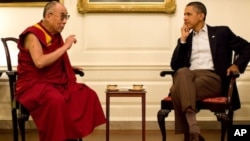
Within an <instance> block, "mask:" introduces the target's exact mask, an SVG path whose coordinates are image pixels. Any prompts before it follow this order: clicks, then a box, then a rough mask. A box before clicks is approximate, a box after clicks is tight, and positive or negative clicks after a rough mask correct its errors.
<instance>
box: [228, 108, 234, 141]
mask: <svg viewBox="0 0 250 141" xmlns="http://www.w3.org/2000/svg"><path fill="white" fill-rule="evenodd" d="M233 115H234V112H233V111H231V112H229V114H228V122H227V141H232V139H231V138H230V134H231V133H232V126H233Z"/></svg>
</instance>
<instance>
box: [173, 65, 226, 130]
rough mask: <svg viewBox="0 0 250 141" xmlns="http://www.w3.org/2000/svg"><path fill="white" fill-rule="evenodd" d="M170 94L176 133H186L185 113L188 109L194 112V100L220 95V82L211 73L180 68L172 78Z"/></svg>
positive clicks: (217, 77)
mask: <svg viewBox="0 0 250 141" xmlns="http://www.w3.org/2000/svg"><path fill="white" fill-rule="evenodd" d="M170 92H171V96H172V100H173V104H174V110H175V129H176V133H187V132H189V125H188V123H187V119H186V114H185V111H186V110H187V109H188V108H191V109H192V110H194V111H195V110H196V105H195V104H196V100H201V99H204V98H207V97H215V96H218V95H219V94H220V93H221V80H220V77H219V76H218V75H216V74H215V73H213V72H211V71H204V70H201V71H200V70H197V71H196V70H195V71H190V70H189V69H188V68H181V69H179V70H178V71H177V72H176V73H175V75H174V77H173V86H172V87H171V89H170Z"/></svg>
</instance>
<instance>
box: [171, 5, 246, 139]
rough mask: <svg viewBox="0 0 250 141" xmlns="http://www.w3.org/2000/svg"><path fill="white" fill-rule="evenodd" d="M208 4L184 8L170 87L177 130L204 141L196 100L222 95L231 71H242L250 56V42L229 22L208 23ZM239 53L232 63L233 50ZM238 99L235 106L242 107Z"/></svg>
mask: <svg viewBox="0 0 250 141" xmlns="http://www.w3.org/2000/svg"><path fill="white" fill-rule="evenodd" d="M206 13H207V11H206V7H205V5H204V4H203V3H201V2H190V3H188V4H187V5H186V8H185V12H184V24H183V26H182V28H181V37H180V38H179V39H178V43H177V46H176V48H175V50H174V52H173V56H172V59H171V67H172V69H173V70H175V71H176V72H175V75H174V77H173V79H174V80H173V86H172V87H171V89H170V92H171V96H172V100H173V104H174V110H175V130H176V133H183V134H184V140H185V141H204V140H205V139H204V138H203V137H202V136H201V134H200V129H199V126H198V125H197V121H196V105H195V103H196V100H202V99H204V98H208V97H216V96H219V95H221V93H222V91H223V89H224V88H225V87H226V85H227V82H228V81H227V76H228V75H229V74H230V73H231V72H240V73H243V72H244V70H245V68H246V66H247V64H248V62H249V60H250V45H249V42H248V41H246V40H244V39H242V38H241V37H239V36H236V35H235V34H234V33H233V32H232V31H231V30H230V28H229V27H227V26H214V27H212V26H209V25H207V24H206V23H205V19H206ZM233 51H235V52H236V53H237V54H239V56H238V58H237V61H235V62H234V63H233V64H232V63H231V62H232V52H233ZM234 95H236V98H237V99H238V102H236V103H234V104H235V105H234V109H238V108H240V102H239V97H238V93H237V91H236V94H234Z"/></svg>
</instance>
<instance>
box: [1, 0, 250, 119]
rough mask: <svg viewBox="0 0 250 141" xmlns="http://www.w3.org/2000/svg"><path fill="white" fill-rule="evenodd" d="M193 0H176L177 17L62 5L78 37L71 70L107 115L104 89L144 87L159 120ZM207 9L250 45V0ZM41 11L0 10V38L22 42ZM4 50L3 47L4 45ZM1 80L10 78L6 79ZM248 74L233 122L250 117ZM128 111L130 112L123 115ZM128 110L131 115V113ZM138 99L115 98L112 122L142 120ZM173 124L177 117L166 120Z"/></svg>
mask: <svg viewBox="0 0 250 141" xmlns="http://www.w3.org/2000/svg"><path fill="white" fill-rule="evenodd" d="M188 2H189V0H176V4H177V9H176V12H175V13H174V14H164V13H87V14H84V15H83V14H79V13H78V12H77V9H76V4H77V0H64V3H65V6H66V7H67V8H68V12H69V13H70V15H71V17H70V20H69V21H68V23H67V26H66V28H65V30H64V31H63V33H62V34H63V36H64V37H66V36H68V35H69V34H76V36H77V39H78V42H77V44H76V45H74V47H73V48H71V50H70V51H69V54H70V58H71V61H72V64H73V65H77V66H81V67H83V68H84V70H85V74H86V75H85V76H84V78H79V79H78V80H79V82H84V83H86V84H88V85H90V86H91V87H92V88H94V89H95V90H96V91H97V92H98V94H99V97H100V99H101V102H102V104H103V109H104V110H105V87H106V85H107V84H114V83H115V84H118V85H120V86H121V87H129V86H131V85H132V84H134V83H142V84H144V85H145V87H146V90H147V100H146V102H147V105H146V107H147V114H146V115H147V117H146V119H147V121H156V120H157V118H156V114H157V111H158V110H159V108H160V99H162V98H163V96H166V95H167V93H168V89H169V87H170V85H171V79H170V78H160V76H159V72H160V71H161V70H164V69H168V68H169V61H170V56H171V52H172V50H173V48H174V47H175V45H176V40H177V38H178V37H179V35H180V27H181V26H182V23H183V11H184V7H185V5H186V4H187V3H188ZM202 2H204V3H205V4H206V6H207V9H208V15H207V23H208V24H210V25H228V26H230V27H231V29H232V30H233V31H234V32H235V33H236V34H238V35H240V36H242V37H243V38H245V39H247V40H250V32H248V31H250V28H249V24H250V23H249V21H248V20H247V13H249V12H250V9H249V5H250V1H249V0H237V1H236V0H209V1H208V0H202ZM42 10H43V9H42V7H24V8H22V7H0V37H7V36H14V37H18V35H19V34H20V32H21V31H22V30H23V29H24V28H25V27H27V26H29V25H32V24H34V23H36V22H38V21H39V20H40V19H41V18H42ZM0 46H1V44H0ZM0 56H1V57H0V66H1V68H3V67H4V62H5V60H4V54H3V53H2V49H1V50H0ZM3 78H6V76H4V77H3ZM3 78H2V79H1V81H0V92H1V95H0V120H10V112H9V109H8V108H9V98H8V87H7V86H8V85H7V83H6V82H3V81H5V80H3ZM249 78H250V70H249V68H248V69H247V72H246V73H245V74H244V75H242V77H241V78H240V79H239V81H238V86H239V91H240V93H241V99H242V108H241V109H240V110H239V111H237V112H236V115H235V117H236V118H235V120H238V121H242V120H243V121H244V120H248V118H249V116H250V110H249V108H250V96H249V95H248V91H249ZM124 111H126V112H124ZM127 111H128V112H127ZM139 111H140V100H139V99H131V98H114V99H113V98H112V100H111V120H113V121H139V120H140V119H141V118H140V114H138V112H139ZM198 119H199V120H204V121H215V120H216V119H215V117H214V115H213V114H211V113H210V112H201V113H200V114H199V116H198ZM168 120H169V121H173V120H174V117H173V113H171V115H170V117H169V118H168Z"/></svg>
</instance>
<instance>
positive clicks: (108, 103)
mask: <svg viewBox="0 0 250 141" xmlns="http://www.w3.org/2000/svg"><path fill="white" fill-rule="evenodd" d="M109 106H110V96H109V94H108V93H107V94H106V141H109V108H110V107H109Z"/></svg>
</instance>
